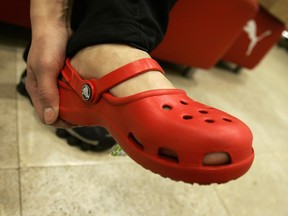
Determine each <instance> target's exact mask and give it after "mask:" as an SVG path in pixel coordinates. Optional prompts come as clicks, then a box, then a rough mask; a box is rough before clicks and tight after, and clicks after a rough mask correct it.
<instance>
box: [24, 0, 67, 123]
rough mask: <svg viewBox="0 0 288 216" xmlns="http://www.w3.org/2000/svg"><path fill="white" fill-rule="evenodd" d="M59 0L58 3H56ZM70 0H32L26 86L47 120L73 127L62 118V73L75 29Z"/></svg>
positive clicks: (42, 119) (39, 112) (36, 106)
mask: <svg viewBox="0 0 288 216" xmlns="http://www.w3.org/2000/svg"><path fill="white" fill-rule="evenodd" d="M56 2H58V3H56ZM68 6H69V5H68V0H63V2H62V3H61V4H59V1H53V0H43V1H39V0H32V1H31V11H30V15H31V25H32V44H31V47H30V51H29V55H28V60H27V79H26V89H27V91H28V93H29V95H30V97H31V100H32V102H33V105H34V108H35V110H36V113H37V114H38V116H39V118H40V120H41V121H42V122H43V123H46V124H49V125H53V126H55V127H69V125H68V124H67V123H65V122H63V121H61V120H60V119H59V118H58V115H59V91H58V87H57V80H58V75H59V72H60V71H61V69H62V68H63V66H64V63H65V58H66V45H67V41H68V39H69V36H70V33H71V30H70V23H69V19H68V18H67V17H68Z"/></svg>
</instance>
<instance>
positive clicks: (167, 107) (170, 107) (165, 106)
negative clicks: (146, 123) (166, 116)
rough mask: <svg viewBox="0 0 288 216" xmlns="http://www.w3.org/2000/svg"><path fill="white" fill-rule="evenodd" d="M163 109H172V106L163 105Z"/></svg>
mask: <svg viewBox="0 0 288 216" xmlns="http://www.w3.org/2000/svg"><path fill="white" fill-rule="evenodd" d="M162 109H163V110H172V106H170V105H163V106H162Z"/></svg>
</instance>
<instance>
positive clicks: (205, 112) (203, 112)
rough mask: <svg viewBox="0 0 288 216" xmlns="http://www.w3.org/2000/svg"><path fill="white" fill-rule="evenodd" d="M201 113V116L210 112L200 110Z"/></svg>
mask: <svg viewBox="0 0 288 216" xmlns="http://www.w3.org/2000/svg"><path fill="white" fill-rule="evenodd" d="M199 113H201V114H208V111H206V110H199Z"/></svg>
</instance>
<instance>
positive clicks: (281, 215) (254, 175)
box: [216, 154, 288, 216]
mask: <svg viewBox="0 0 288 216" xmlns="http://www.w3.org/2000/svg"><path fill="white" fill-rule="evenodd" d="M278 156H279V155H276V154H263V155H261V156H258V160H256V161H255V163H254V165H253V168H252V169H251V171H250V172H249V173H248V174H247V175H246V176H245V177H243V179H241V180H239V181H235V182H231V183H228V184H226V185H221V186H217V187H216V190H217V191H218V194H219V196H220V197H221V198H222V199H223V201H224V203H225V205H226V206H227V208H228V210H229V212H230V213H231V216H270V215H277V216H287V213H288V206H287V203H288V197H287V193H288V188H287V185H288V174H287V171H288V169H287V163H286V164H282V163H280V161H281V160H279V157H278ZM281 156H282V158H283V157H286V154H283V155H281ZM286 162H288V161H287V160H286Z"/></svg>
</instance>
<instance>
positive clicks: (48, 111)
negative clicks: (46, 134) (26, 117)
mask: <svg viewBox="0 0 288 216" xmlns="http://www.w3.org/2000/svg"><path fill="white" fill-rule="evenodd" d="M54 118H55V112H54V110H53V109H52V108H51V107H48V108H45V110H44V120H45V123H46V124H52V123H53V122H54V121H55V119H54Z"/></svg>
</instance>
